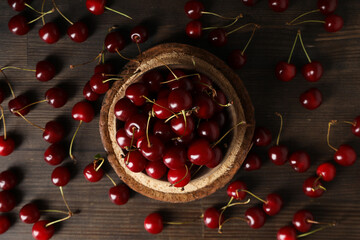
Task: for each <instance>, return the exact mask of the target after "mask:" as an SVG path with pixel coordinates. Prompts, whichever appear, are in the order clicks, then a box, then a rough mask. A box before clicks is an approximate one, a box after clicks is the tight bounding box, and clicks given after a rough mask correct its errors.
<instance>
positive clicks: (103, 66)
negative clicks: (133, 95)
mask: <svg viewBox="0 0 360 240" xmlns="http://www.w3.org/2000/svg"><path fill="white" fill-rule="evenodd" d="M114 72H115V69H114V66H113V65H112V64H111V63H100V64H98V65H96V67H95V68H94V74H96V73H106V74H110V73H114Z"/></svg>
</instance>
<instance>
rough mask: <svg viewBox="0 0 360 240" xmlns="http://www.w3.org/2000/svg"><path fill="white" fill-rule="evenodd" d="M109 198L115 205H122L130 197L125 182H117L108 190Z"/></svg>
mask: <svg viewBox="0 0 360 240" xmlns="http://www.w3.org/2000/svg"><path fill="white" fill-rule="evenodd" d="M109 198H110V200H111V201H112V202H113V203H115V204H116V205H124V204H125V203H127V202H128V200H129V198H130V191H129V188H128V187H127V186H126V185H125V184H123V183H122V184H118V185H116V186H114V187H112V188H110V190H109Z"/></svg>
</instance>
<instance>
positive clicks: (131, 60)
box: [115, 49, 140, 64]
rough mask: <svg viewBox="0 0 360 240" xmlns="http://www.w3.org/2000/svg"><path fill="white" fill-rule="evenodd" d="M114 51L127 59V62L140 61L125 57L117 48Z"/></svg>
mask: <svg viewBox="0 0 360 240" xmlns="http://www.w3.org/2000/svg"><path fill="white" fill-rule="evenodd" d="M115 51H116V53H117V54H118V55H119V56H120V57H121V58H123V59H125V60H127V61H129V62H136V63H138V64H140V62H139V61H138V60H135V59H130V58H127V57H125V56H124V55H122V54H121V53H120V52H119V50H118V49H115Z"/></svg>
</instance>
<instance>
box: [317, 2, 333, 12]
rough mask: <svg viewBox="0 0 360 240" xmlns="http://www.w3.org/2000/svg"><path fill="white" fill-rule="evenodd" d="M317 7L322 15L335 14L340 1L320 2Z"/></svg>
mask: <svg viewBox="0 0 360 240" xmlns="http://www.w3.org/2000/svg"><path fill="white" fill-rule="evenodd" d="M317 5H318V9H319V10H320V12H321V13H322V14H325V15H329V14H331V13H333V12H335V9H336V8H337V5H338V0H318V2H317Z"/></svg>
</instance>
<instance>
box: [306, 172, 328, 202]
mask: <svg viewBox="0 0 360 240" xmlns="http://www.w3.org/2000/svg"><path fill="white" fill-rule="evenodd" d="M303 192H304V193H305V195H306V196H309V197H312V198H317V197H320V196H321V195H323V193H324V189H323V188H322V184H321V181H320V180H319V179H317V178H316V177H309V178H308V179H306V180H305V182H304V184H303Z"/></svg>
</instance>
